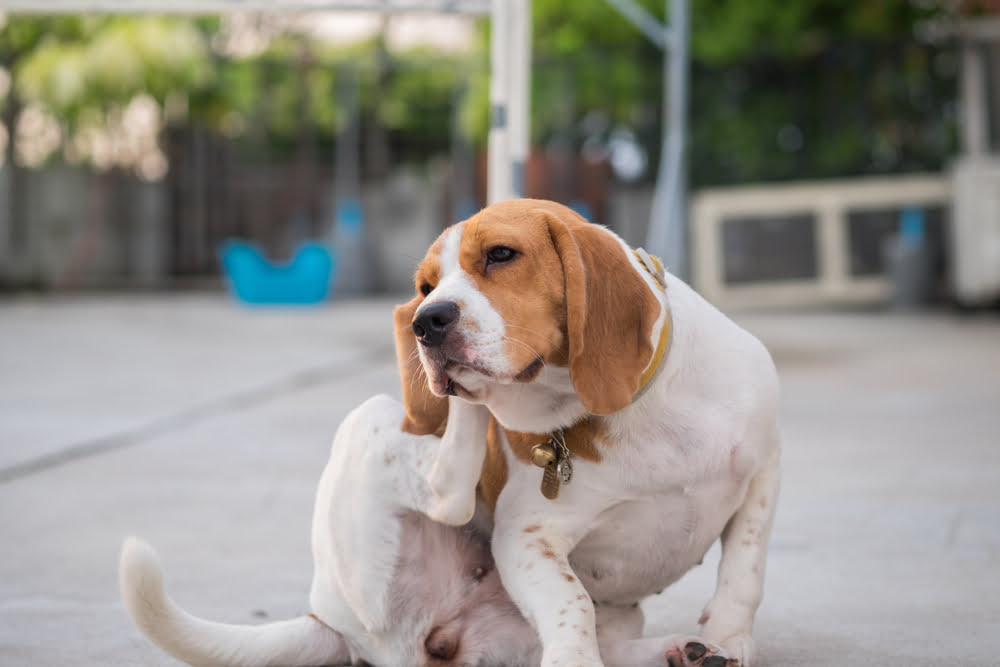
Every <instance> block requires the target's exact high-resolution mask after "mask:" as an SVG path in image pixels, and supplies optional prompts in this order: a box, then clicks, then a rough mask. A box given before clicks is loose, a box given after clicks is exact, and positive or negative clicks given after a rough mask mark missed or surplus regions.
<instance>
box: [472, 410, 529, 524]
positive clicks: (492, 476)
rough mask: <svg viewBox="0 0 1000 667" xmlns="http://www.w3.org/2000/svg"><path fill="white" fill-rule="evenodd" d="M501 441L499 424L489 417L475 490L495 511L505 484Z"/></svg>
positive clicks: (505, 470) (505, 460) (501, 435)
mask: <svg viewBox="0 0 1000 667" xmlns="http://www.w3.org/2000/svg"><path fill="white" fill-rule="evenodd" d="M502 443H503V433H502V432H501V430H500V424H499V423H498V422H497V420H496V419H493V418H492V417H491V418H490V428H489V431H487V433H486V458H484V459H483V469H482V471H480V474H479V485H478V486H477V487H476V492H477V493H478V494H479V497H480V498H482V499H483V502H484V503H486V506H487V507H489V508H490V512H495V511H496V508H497V499H498V498H499V497H500V492H501V491H503V487H504V485H506V484H507V459H506V458H505V457H504V452H503V444H502ZM525 532H527V531H525Z"/></svg>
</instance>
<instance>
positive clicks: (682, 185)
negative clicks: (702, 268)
mask: <svg viewBox="0 0 1000 667" xmlns="http://www.w3.org/2000/svg"><path fill="white" fill-rule="evenodd" d="M667 2H668V5H669V7H668V9H669V12H670V25H669V28H668V30H669V38H668V39H667V43H668V44H670V46H671V49H669V50H668V49H664V52H663V57H664V63H663V72H664V80H663V87H664V91H665V93H666V94H665V96H664V101H663V124H664V132H665V133H666V138H665V139H664V141H663V144H662V146H661V153H660V170H659V173H658V174H657V179H656V189H655V191H654V194H653V210H652V214H651V216H650V218H651V219H650V221H649V231H648V233H647V236H646V249H647V250H649V251H650V252H651V253H654V254H656V255H659V256H660V257H662V258H663V260H664V262H665V264H666V266H667V268H668V269H669V270H670V272H671V273H673V274H675V275H677V276H679V277H681V278H686V277H687V272H688V266H687V148H686V145H685V142H686V138H687V106H688V102H687V92H688V70H689V61H690V55H689V45H688V24H689V11H688V10H689V6H688V2H689V0H667Z"/></svg>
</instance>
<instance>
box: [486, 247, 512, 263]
mask: <svg viewBox="0 0 1000 667" xmlns="http://www.w3.org/2000/svg"><path fill="white" fill-rule="evenodd" d="M516 256H517V251H516V250H514V249H513V248H508V247H507V246H504V245H498V246H495V247H493V248H490V249H489V250H487V251H486V263H487V264H500V263H502V262H509V261H510V260H512V259H514V257H516Z"/></svg>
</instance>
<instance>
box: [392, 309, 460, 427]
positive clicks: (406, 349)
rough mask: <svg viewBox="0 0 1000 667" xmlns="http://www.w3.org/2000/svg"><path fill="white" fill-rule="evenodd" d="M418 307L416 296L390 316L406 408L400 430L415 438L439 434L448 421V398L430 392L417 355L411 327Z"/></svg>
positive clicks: (415, 341) (415, 340)
mask: <svg viewBox="0 0 1000 667" xmlns="http://www.w3.org/2000/svg"><path fill="white" fill-rule="evenodd" d="M419 305H420V297H419V296H415V297H413V299H412V300H410V301H408V302H407V303H403V304H400V305H398V306H396V310H395V311H394V313H393V319H394V322H395V330H396V331H395V332H396V361H397V363H398V364H399V379H400V381H401V382H402V383H403V404H404V405H405V406H406V417H405V418H404V419H403V424H402V429H403V430H404V431H406V432H407V433H413V434H415V435H427V434H428V433H436V434H438V435H440V434H441V433H443V432H444V427H445V423H446V421H447V420H448V399H447V398H444V397H442V396H435V395H434V394H432V393H431V390H430V388H428V386H427V375H426V374H425V373H424V367H423V366H422V365H421V363H420V357H419V356H418V355H417V339H416V337H414V335H413V329H412V328H411V324H412V322H413V315H414V313H416V311H417V306H419Z"/></svg>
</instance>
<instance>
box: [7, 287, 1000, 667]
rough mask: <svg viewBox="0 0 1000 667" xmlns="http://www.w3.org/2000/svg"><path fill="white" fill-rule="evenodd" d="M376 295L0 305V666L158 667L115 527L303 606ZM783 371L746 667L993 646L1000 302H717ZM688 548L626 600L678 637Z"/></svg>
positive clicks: (999, 628) (686, 593) (220, 592)
mask: <svg viewBox="0 0 1000 667" xmlns="http://www.w3.org/2000/svg"><path fill="white" fill-rule="evenodd" d="M391 305H392V304H391V302H389V301H384V300H383V301H371V302H353V303H352V302H341V303H335V304H333V305H330V306H328V307H325V308H322V309H317V310H248V309H242V308H238V307H236V306H234V305H232V304H230V303H229V302H228V301H226V300H224V299H223V298H222V297H215V296H163V297H149V296H144V297H115V298H97V297H88V298H80V299H72V300H57V299H49V298H45V299H13V300H7V301H4V302H0V665H62V666H67V667H71V666H75V665H81V666H82V665H88V666H89V665H147V666H149V665H171V664H175V663H173V662H172V661H170V660H169V659H167V658H166V657H165V656H163V655H162V654H161V653H159V652H158V650H157V649H155V648H154V647H153V646H152V645H150V644H148V643H147V642H146V641H145V640H144V639H143V638H142V636H141V635H140V634H139V633H138V631H136V630H135V629H134V628H133V627H132V626H131V624H130V622H129V620H128V618H127V616H126V615H125V612H124V610H123V608H122V606H121V604H120V602H119V601H118V591H117V573H116V567H117V556H118V549H119V547H120V544H121V540H122V538H123V537H124V536H125V535H127V534H138V535H141V536H143V537H145V538H146V539H148V540H149V541H150V542H152V543H153V545H154V546H156V547H157V549H158V550H159V551H160V553H161V556H162V557H163V560H164V562H165V566H166V571H167V577H168V586H169V587H170V590H171V591H172V593H173V595H174V597H175V598H176V599H177V600H178V601H179V602H180V603H181V604H182V605H184V606H186V607H188V608H189V609H190V610H192V611H193V612H195V613H198V614H201V615H205V616H207V617H210V618H213V619H217V620H226V621H232V622H259V621H261V620H265V619H278V618H284V617H289V616H292V615H298V614H300V613H303V612H305V611H307V599H306V596H307V592H308V587H309V581H310V577H311V561H310V555H309V534H308V533H309V523H310V512H311V510H312V499H313V492H314V489H315V485H316V482H317V480H318V477H319V473H320V470H321V469H322V466H323V465H324V463H325V460H326V453H327V448H328V446H329V440H330V438H331V437H332V434H333V432H334V430H335V429H336V426H337V424H338V423H339V421H340V419H341V418H342V417H343V415H344V414H345V413H346V412H347V411H348V410H349V409H350V408H352V407H353V406H355V405H356V404H358V403H359V402H361V400H363V399H364V398H366V397H368V396H370V395H372V394H374V393H378V392H387V393H392V394H398V390H397V382H398V380H397V378H396V370H395V363H394V356H393V350H392V335H391V330H390V327H391V318H390V312H391ZM736 319H737V320H739V321H741V322H742V323H743V324H744V325H745V326H747V328H749V329H750V330H751V331H754V332H755V333H757V334H758V335H759V336H760V337H761V338H762V339H763V340H764V341H765V343H767V344H768V345H769V346H770V347H771V349H772V351H773V353H774V355H775V358H776V359H777V361H778V364H779V367H780V369H781V372H782V376H783V381H784V403H783V434H784V444H785V450H784V451H785V454H784V468H785V481H784V489H783V495H782V501H781V506H780V510H779V514H778V520H777V524H776V527H775V532H774V536H773V542H772V549H771V556H770V561H769V569H768V584H767V596H766V599H765V601H764V605H763V606H762V608H761V611H760V614H759V615H758V624H757V638H758V645H759V648H760V653H761V664H762V665H771V666H774V667H778V666H792V665H831V666H832V665H837V666H838V667H840V666H843V665H907V666H920V665H927V666H930V665H934V666H938V665H952V664H954V665H996V664H1000V574H998V566H1000V318H997V317H995V316H977V317H972V318H966V319H959V318H956V317H954V316H952V315H950V314H929V315H899V314H885V313H856V312H855V313H844V312H841V313H830V312H816V313H798V314H789V313H784V314H760V313H755V314H738V315H737V316H736ZM716 559H717V555H716V553H715V551H713V552H712V554H710V558H707V559H706V562H705V564H704V565H703V566H702V567H700V568H698V569H696V570H695V571H693V572H692V573H690V574H689V575H688V576H687V577H685V578H684V579H683V580H682V581H680V582H679V583H678V584H677V585H675V586H674V587H672V588H670V589H668V590H667V591H666V592H665V593H664V594H662V595H661V596H658V597H656V598H653V599H651V600H649V601H648V603H647V605H646V610H647V633H663V632H668V631H685V632H686V631H691V630H693V629H694V627H695V620H696V619H697V617H698V614H699V612H700V610H701V606H702V605H703V604H704V602H705V601H706V600H707V599H708V597H709V596H710V594H711V591H712V587H713V585H714V580H713V575H714V572H713V570H714V564H715V560H716Z"/></svg>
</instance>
